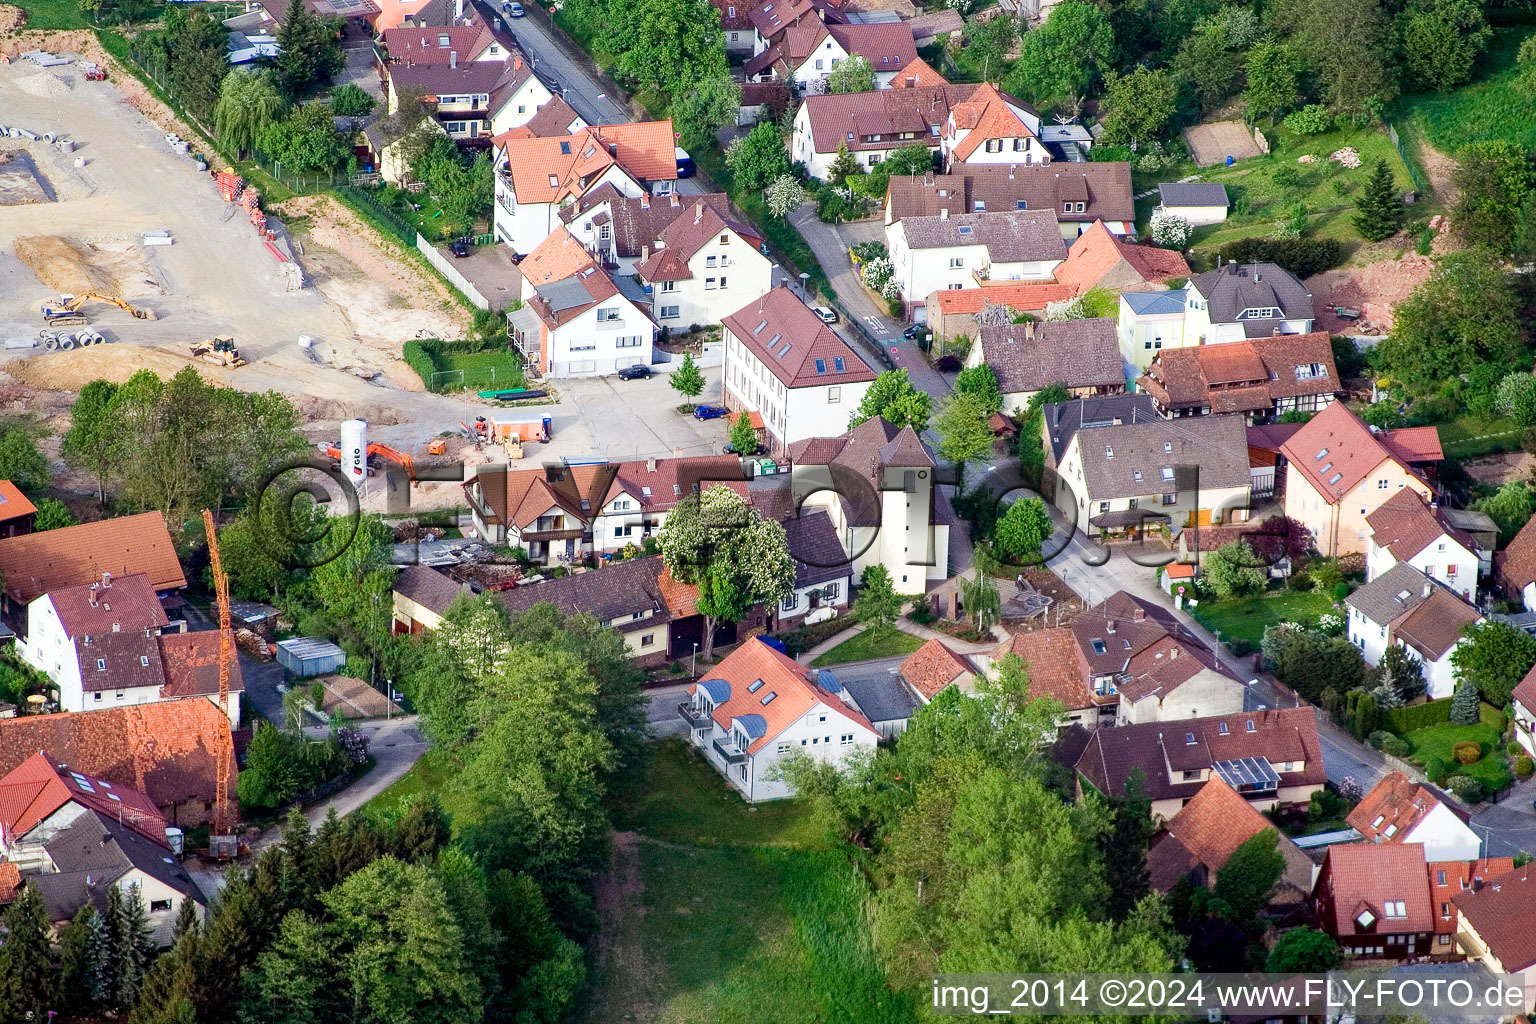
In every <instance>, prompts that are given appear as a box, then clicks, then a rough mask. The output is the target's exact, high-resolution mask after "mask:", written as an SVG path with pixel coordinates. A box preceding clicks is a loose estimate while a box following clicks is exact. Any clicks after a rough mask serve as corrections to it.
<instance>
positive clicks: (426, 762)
mask: <svg viewBox="0 0 1536 1024" xmlns="http://www.w3.org/2000/svg"><path fill="white" fill-rule="evenodd" d="M458 770H459V762H458V759H457V758H456V757H454V755H453V753H452V752H451V751H447V750H428V751H427V752H426V753H425V754H423V755H422V756H421V760H419V761H417V762H416V763H415V764H414V765H412V766H411V770H410V771H408V772H406V773H405V774H404V775H402V776H400V777H399V778H398V779H396V780H395V781H394V782H392V783H390V784H389V786H388V788H386V789H385V790H384V791H383V792H382V793H380V794H378V795H377V796H375V797H374V798H373V799H372V800H369V801H368V802H367V803H365V804H363V806H362V807H361V808H360V809H359V810H360V813H362V814H363V815H365V816H367V817H369V818H372V819H373V820H374V821H376V822H385V821H389V820H390V819H392V818H393V817H394V816H395V815H397V814H399V813H400V812H401V811H403V810H404V809H405V806H406V804H408V803H409V802H410V801H411V798H412V797H414V796H416V794H418V793H431V794H432V795H433V796H435V797H437V802H438V803H439V804H440V805H441V806H442V808H443V811H444V812H445V813H446V814H447V815H448V816H449V818H450V819H453V820H454V821H455V822H457V820H458V819H459V818H460V817H463V816H465V815H467V814H468V813H469V812H470V811H471V810H472V808H471V807H470V805H469V804H467V803H466V802H465V801H464V799H463V798H462V797H458V796H457V795H456V794H455V792H454V790H453V789H452V788H451V787H450V786H449V782H450V781H451V780H452V779H453V776H454V775H455V774H456V773H457V772H458Z"/></svg>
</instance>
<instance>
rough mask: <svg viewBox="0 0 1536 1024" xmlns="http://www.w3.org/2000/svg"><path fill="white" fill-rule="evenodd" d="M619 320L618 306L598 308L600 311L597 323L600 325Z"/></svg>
mask: <svg viewBox="0 0 1536 1024" xmlns="http://www.w3.org/2000/svg"><path fill="white" fill-rule="evenodd" d="M617 319H619V307H618V306H602V307H599V308H598V311H597V322H598V323H600V324H602V323H612V322H613V321H615V320H617Z"/></svg>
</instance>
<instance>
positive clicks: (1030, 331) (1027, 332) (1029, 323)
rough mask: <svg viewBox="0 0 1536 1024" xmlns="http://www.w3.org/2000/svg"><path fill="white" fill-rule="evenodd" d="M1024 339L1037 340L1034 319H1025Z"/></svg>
mask: <svg viewBox="0 0 1536 1024" xmlns="http://www.w3.org/2000/svg"><path fill="white" fill-rule="evenodd" d="M1024 340H1025V341H1034V340H1035V322H1034V321H1033V320H1025V321H1024Z"/></svg>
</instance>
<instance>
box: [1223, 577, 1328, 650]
mask: <svg viewBox="0 0 1536 1024" xmlns="http://www.w3.org/2000/svg"><path fill="white" fill-rule="evenodd" d="M1331 611H1333V598H1332V597H1330V596H1329V595H1327V594H1317V593H1313V592H1311V591H1306V592H1298V591H1294V590H1272V591H1269V592H1268V593H1265V594H1261V595H1259V596H1257V597H1239V598H1233V599H1231V600H1228V601H1212V600H1206V601H1201V602H1200V605H1199V607H1197V608H1196V609H1195V618H1196V619H1198V620H1199V622H1200V625H1202V626H1204V627H1205V628H1206V629H1209V630H1210V631H1211V632H1213V633H1219V634H1220V635H1221V639H1223V640H1231V639H1232V638H1234V637H1238V638H1241V639H1243V640H1247V641H1248V642H1249V643H1251V644H1253V645H1254V646H1255V647H1257V646H1258V644H1259V641H1260V640H1261V639H1263V637H1264V627H1265V626H1272V625H1274V624H1275V623H1277V622H1301V623H1313V622H1316V621H1317V617H1318V616H1319V615H1322V614H1323V613H1324V612H1331Z"/></svg>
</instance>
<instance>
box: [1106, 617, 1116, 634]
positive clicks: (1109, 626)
mask: <svg viewBox="0 0 1536 1024" xmlns="http://www.w3.org/2000/svg"><path fill="white" fill-rule="evenodd" d="M1104 631H1105V632H1106V633H1108V634H1109V635H1110V636H1114V635H1115V620H1114V619H1106V620H1105V625H1104Z"/></svg>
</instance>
